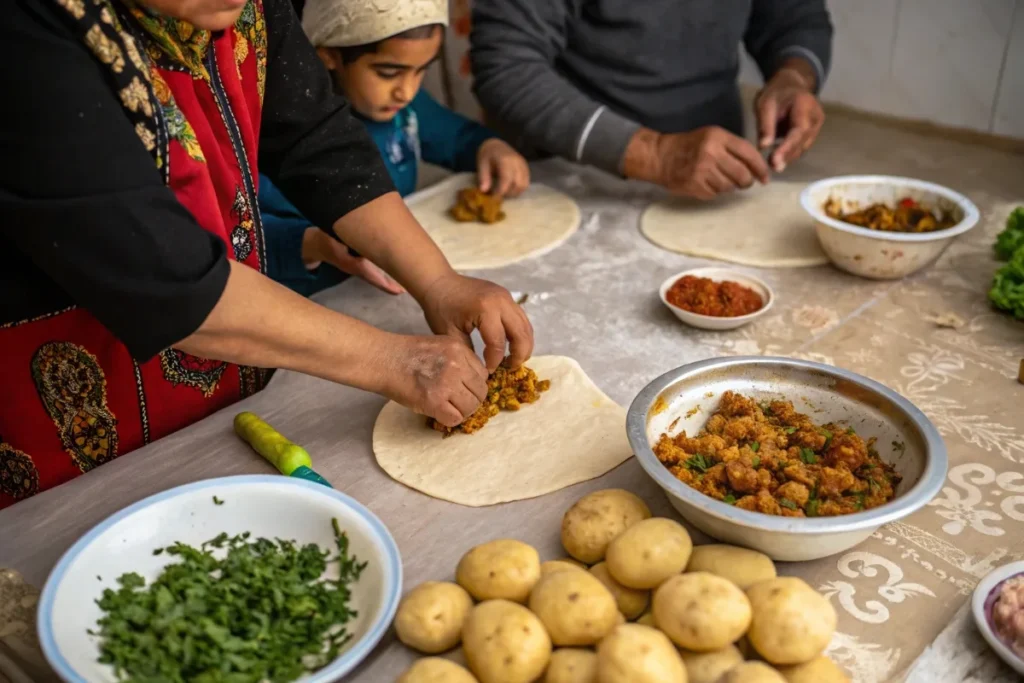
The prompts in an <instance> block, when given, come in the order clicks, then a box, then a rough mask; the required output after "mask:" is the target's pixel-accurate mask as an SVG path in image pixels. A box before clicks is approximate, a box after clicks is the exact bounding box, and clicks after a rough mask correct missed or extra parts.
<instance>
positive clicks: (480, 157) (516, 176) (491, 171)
mask: <svg viewBox="0 0 1024 683" xmlns="http://www.w3.org/2000/svg"><path fill="white" fill-rule="evenodd" d="M476 174H477V178H478V180H479V187H480V191H481V192H488V193H491V194H496V195H498V196H501V197H518V196H519V195H521V194H522V193H523V192H524V191H525V190H526V188H527V187H529V186H530V166H529V165H528V164H527V163H526V159H524V158H523V156H522V155H521V154H519V152H517V151H515V150H514V149H512V147H510V146H509V145H508V144H507V143H505V142H502V141H501V140H499V139H498V138H491V139H490V140H487V141H486V142H484V144H482V145H480V149H479V150H477V153H476Z"/></svg>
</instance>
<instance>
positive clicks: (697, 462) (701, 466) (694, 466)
mask: <svg viewBox="0 0 1024 683" xmlns="http://www.w3.org/2000/svg"><path fill="white" fill-rule="evenodd" d="M714 464H715V463H713V462H712V461H711V458H709V457H708V456H706V455H701V454H700V453H698V454H697V455H691V456H690V459H689V460H687V461H686V467H687V469H691V470H695V471H697V472H707V471H708V469H709V468H710V467H711V466H712V465H714Z"/></svg>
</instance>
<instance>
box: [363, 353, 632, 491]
mask: <svg viewBox="0 0 1024 683" xmlns="http://www.w3.org/2000/svg"><path fill="white" fill-rule="evenodd" d="M527 365H528V366H529V367H530V368H532V369H533V370H534V371H536V373H537V376H538V377H540V378H541V379H550V380H551V389H550V390H549V391H547V392H545V393H544V394H542V395H541V398H540V400H539V401H538V402H537V403H533V404H531V405H524V406H523V407H522V408H521V409H520V410H519V411H518V412H504V411H503V412H501V413H499V414H498V415H496V416H494V417H492V418H491V420H490V421H489V422H488V423H487V424H486V425H485V426H484V427H483V429H481V430H480V431H478V432H476V433H474V434H461V433H456V434H453V435H452V436H450V437H448V438H447V439H444V438H442V437H441V434H440V433H439V432H436V431H434V430H432V429H429V428H427V426H426V420H425V418H424V417H423V416H422V415H417V414H416V413H414V412H412V411H411V410H409V409H408V408H404V407H402V406H400V405H398V404H397V403H394V402H391V403H388V404H387V405H386V406H384V409H383V410H381V412H380V415H378V416H377V422H376V424H375V425H374V427H373V452H374V455H376V457H377V463H378V464H379V465H380V466H381V468H383V469H384V471H385V472H387V473H388V474H389V475H391V477H392V478H394V479H395V480H396V481H398V482H400V483H402V484H405V485H406V486H409V487H411V488H414V489H416V490H418V491H422V492H423V493H426V494H427V495H430V496H433V497H435V498H440V499H442V500H447V501H450V502H452V503H460V504H462V505H471V506H474V507H478V506H482V505H494V504H496V503H505V502H508V501H512V500H522V499H524V498H533V497H535V496H540V495H544V494H545V493H550V492H552V491H557V490H558V489H562V488H565V487H566V486H571V485H572V484H576V483H579V482H581V481H586V480H588V479H593V478H594V477H598V476H600V475H602V474H604V473H605V472H607V471H608V470H610V469H612V468H614V467H615V466H617V465H619V464H620V463H622V462H623V461H625V460H626V459H628V458H629V457H630V456H631V455H632V454H633V451H632V450H631V449H630V447H629V442H628V441H627V440H626V429H625V427H626V411H625V410H624V409H623V408H622V407H621V406H619V405H618V404H616V403H615V402H614V401H612V400H611V399H610V398H608V397H607V396H605V394H604V392H602V391H601V390H600V389H598V388H597V386H596V385H595V384H594V383H593V382H591V381H590V378H589V377H587V374H586V373H585V372H583V368H581V367H580V365H579V363H577V362H576V361H575V360H573V359H571V358H566V357H564V356H539V357H537V358H532V359H530V360H529V361H527Z"/></svg>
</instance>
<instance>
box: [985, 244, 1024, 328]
mask: <svg viewBox="0 0 1024 683" xmlns="http://www.w3.org/2000/svg"><path fill="white" fill-rule="evenodd" d="M988 298H989V301H991V302H992V305H993V306H995V307H996V308H998V309H999V310H1002V311H1006V312H1008V313H1011V314H1012V315H1013V317H1015V318H1017V319H1019V320H1024V249H1018V250H1017V251H1016V252H1014V254H1013V256H1012V257H1011V258H1010V260H1009V262H1008V263H1007V264H1006V265H1004V266H1003V267H1001V268H1000V269H999V270H997V271H996V274H995V275H994V276H993V277H992V288H991V289H990V290H989V292H988Z"/></svg>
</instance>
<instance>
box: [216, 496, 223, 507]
mask: <svg viewBox="0 0 1024 683" xmlns="http://www.w3.org/2000/svg"><path fill="white" fill-rule="evenodd" d="M213 504H214V505H223V504H224V501H223V500H221V499H220V498H218V497H217V496H214V497H213Z"/></svg>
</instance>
